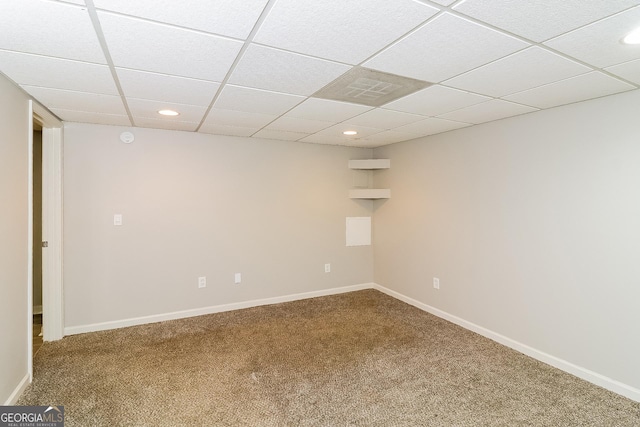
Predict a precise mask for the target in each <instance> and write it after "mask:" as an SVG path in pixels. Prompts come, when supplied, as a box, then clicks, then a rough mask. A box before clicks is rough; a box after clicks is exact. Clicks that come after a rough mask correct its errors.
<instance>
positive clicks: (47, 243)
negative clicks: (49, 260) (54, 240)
mask: <svg viewBox="0 0 640 427" xmlns="http://www.w3.org/2000/svg"><path fill="white" fill-rule="evenodd" d="M42 247H43V248H48V247H49V242H47V241H46V240H45V241H44V242H42Z"/></svg>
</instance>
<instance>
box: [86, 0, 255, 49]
mask: <svg viewBox="0 0 640 427" xmlns="http://www.w3.org/2000/svg"><path fill="white" fill-rule="evenodd" d="M93 3H94V4H95V6H96V8H98V9H104V10H111V11H114V12H119V13H124V14H126V15H133V16H139V17H142V18H146V19H150V20H153V21H158V22H165V23H167V24H174V25H178V26H181V27H187V28H193V29H196V30H201V31H206V32H209V33H216V34H222V35H225V36H229V37H237V38H242V39H244V38H246V37H247V36H248V35H249V33H250V32H251V30H252V29H253V26H254V25H255V23H256V21H257V20H258V17H259V16H260V14H261V13H262V10H263V9H264V7H265V6H266V4H267V0H242V1H228V0H189V2H188V5H187V4H185V3H184V2H179V1H175V0H135V1H131V0H94V1H93Z"/></svg>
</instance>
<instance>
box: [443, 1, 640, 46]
mask: <svg viewBox="0 0 640 427" xmlns="http://www.w3.org/2000/svg"><path fill="white" fill-rule="evenodd" d="M637 4H638V2H637V0H616V1H606V0H599V1H585V0H561V1H559V0H535V1H531V0H465V1H463V2H461V3H459V4H458V5H456V6H454V8H453V9H454V10H455V11H457V12H461V13H464V14H466V15H469V16H472V17H474V18H476V19H479V20H481V21H484V22H487V23H489V24H492V25H495V26H497V27H500V28H502V29H504V30H507V31H509V32H511V33H514V34H517V35H520V36H522V37H526V38H528V39H530V40H533V41H536V42H541V41H544V40H547V39H550V38H551V37H555V36H558V35H560V34H562V33H565V32H567V31H571V30H573V29H575V28H578V27H581V26H583V25H586V24H589V23H591V22H593V21H596V20H598V19H601V18H603V17H606V16H609V15H612V14H614V13H617V12H620V11H622V10H624V9H626V8H628V7H632V6H634V5H637Z"/></svg>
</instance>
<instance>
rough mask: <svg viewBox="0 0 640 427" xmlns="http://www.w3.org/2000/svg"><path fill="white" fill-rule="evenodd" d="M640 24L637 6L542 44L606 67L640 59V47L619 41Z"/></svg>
mask: <svg viewBox="0 0 640 427" xmlns="http://www.w3.org/2000/svg"><path fill="white" fill-rule="evenodd" d="M639 24H640V6H638V7H635V8H633V9H630V10H628V11H626V12H622V13H619V14H617V15H615V16H612V17H610V18H607V19H604V20H602V21H598V22H595V23H593V24H591V25H588V26H586V27H583V28H579V29H577V30H575V31H572V32H570V33H568V34H565V35H562V36H560V37H557V38H555V39H553V40H550V41H548V42H546V43H545V44H546V45H547V46H550V47H552V48H554V49H557V50H559V51H560V52H563V53H566V54H567V55H570V56H573V57H574V58H577V59H580V60H582V61H585V62H588V63H590V64H594V65H596V66H598V67H608V66H611V65H617V64H620V63H622V62H626V61H631V60H633V59H640V46H638V45H635V46H631V45H626V44H623V43H621V42H620V40H621V39H622V38H623V37H624V36H626V35H627V33H629V32H631V31H632V30H633V29H635V28H637V27H638V25H639Z"/></svg>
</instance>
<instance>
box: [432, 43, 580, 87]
mask: <svg viewBox="0 0 640 427" xmlns="http://www.w3.org/2000/svg"><path fill="white" fill-rule="evenodd" d="M589 71H592V69H591V68H589V67H586V66H584V65H581V64H578V63H577V62H574V61H571V60H569V59H566V58H563V57H562V56H560V55H557V54H555V53H552V52H549V51H547V50H545V49H542V48H540V47H537V46H535V47H531V48H528V49H525V50H522V51H520V52H517V53H514V54H513V55H510V56H508V57H506V58H502V59H499V60H497V61H495V62H492V63H491V64H487V65H483V66H482V67H480V68H476V69H475V70H472V71H469V72H468V73H465V74H462V75H460V76H458V77H454V78H453V79H449V80H447V81H446V82H444V84H446V85H448V86H453V87H456V88H458V89H464V90H468V91H471V92H477V93H481V94H483V95H490V96H495V97H501V96H504V95H508V94H511V93H515V92H521V91H523V90H527V89H531V88H534V87H537V86H542V85H544V84H547V83H552V82H554V81H558V80H563V79H566V78H568V77H573V76H577V75H578V74H584V73H587V72H589Z"/></svg>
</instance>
